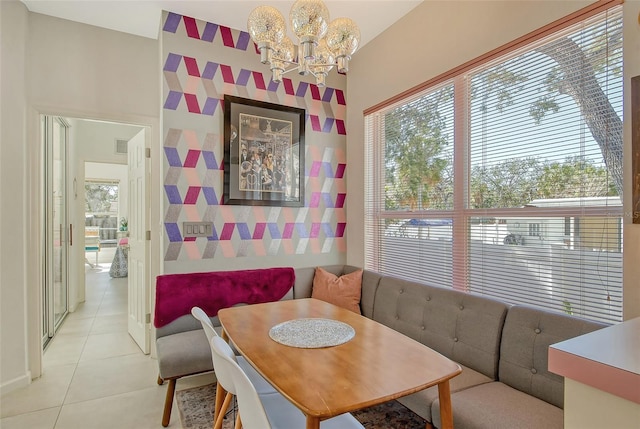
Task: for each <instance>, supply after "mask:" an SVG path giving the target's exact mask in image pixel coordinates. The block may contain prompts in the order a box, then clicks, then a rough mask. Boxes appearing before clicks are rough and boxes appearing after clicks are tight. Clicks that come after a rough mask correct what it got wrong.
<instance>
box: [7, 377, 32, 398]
mask: <svg viewBox="0 0 640 429" xmlns="http://www.w3.org/2000/svg"><path fill="white" fill-rule="evenodd" d="M29 384H31V371H27V373H26V374H24V375H21V376H20V377H17V378H14V379H13V380H9V381H7V382H6V383H2V384H0V396H3V395H6V394H7V393H9V392H12V391H14V390H17V389H20V388H22V387H27V386H28V385H29Z"/></svg>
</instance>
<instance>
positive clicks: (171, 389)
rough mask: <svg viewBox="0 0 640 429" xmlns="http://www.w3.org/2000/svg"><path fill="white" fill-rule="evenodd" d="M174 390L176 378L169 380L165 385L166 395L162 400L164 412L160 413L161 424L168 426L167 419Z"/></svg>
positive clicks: (171, 405) (169, 418) (168, 418)
mask: <svg viewBox="0 0 640 429" xmlns="http://www.w3.org/2000/svg"><path fill="white" fill-rule="evenodd" d="M175 392H176V379H175V378H172V379H170V380H169V385H168V386H167V396H166V398H165V400H164V414H162V426H164V427H167V426H169V420H171V407H173V394H174V393H175Z"/></svg>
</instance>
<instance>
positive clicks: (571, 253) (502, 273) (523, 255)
mask: <svg viewBox="0 0 640 429" xmlns="http://www.w3.org/2000/svg"><path fill="white" fill-rule="evenodd" d="M622 92H623V91H622V16H621V7H619V6H616V7H612V8H610V9H608V10H606V11H604V12H600V13H597V14H595V15H592V16H589V17H587V18H585V19H584V20H582V21H581V22H579V23H577V24H575V25H572V26H570V27H565V28H562V29H561V30H559V31H557V32H556V33H554V34H551V35H548V36H545V37H544V38H540V39H538V40H535V41H534V42H532V43H529V44H528V45H526V46H522V47H520V48H519V49H518V50H515V51H514V50H512V51H510V52H508V53H505V54H504V55H502V56H498V57H494V58H493V59H492V60H491V61H485V62H484V63H482V64H480V65H479V66H477V67H476V68H474V69H472V70H465V71H464V72H463V73H461V74H459V75H457V76H455V77H453V79H450V80H448V81H445V82H439V84H438V85H437V86H433V87H428V88H426V89H424V90H423V91H421V92H420V93H417V94H413V95H411V96H410V97H407V98H406V99H401V100H397V101H396V102H395V103H394V104H392V105H388V106H385V107H384V108H382V109H380V110H378V111H375V112H372V113H369V114H367V115H366V116H365V128H366V129H365V138H366V141H367V144H368V150H367V151H366V160H365V162H366V165H368V166H370V167H371V168H368V169H366V171H367V173H366V177H365V183H366V189H365V230H366V243H365V257H366V261H365V266H366V267H367V268H370V269H375V270H378V271H380V272H383V273H386V274H391V275H396V276H399V277H403V278H408V279H413V280H418V281H422V282H426V283H431V284H435V285H440V286H448V287H454V288H458V289H461V290H466V291H470V292H474V293H480V294H484V295H488V296H493V297H496V298H499V299H503V300H505V301H507V302H510V303H524V304H531V305H537V306H542V307H545V308H550V309H554V310H557V311H562V312H565V313H569V314H574V315H578V316H582V317H586V318H590V319H594V320H603V321H609V322H617V321H620V320H621V319H622V225H623V222H622V202H621V198H620V195H621V194H622Z"/></svg>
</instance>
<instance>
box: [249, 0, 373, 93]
mask: <svg viewBox="0 0 640 429" xmlns="http://www.w3.org/2000/svg"><path fill="white" fill-rule="evenodd" d="M289 23H290V26H291V30H292V31H293V33H294V34H295V36H296V37H297V39H298V44H297V45H294V43H293V42H292V41H291V40H290V39H289V38H288V37H287V35H286V33H287V28H286V24H285V20H284V17H283V16H282V14H281V13H280V11H278V9H276V8H274V7H271V6H259V7H257V8H255V9H254V10H253V11H252V12H251V13H250V14H249V18H248V20H247V29H248V31H249V34H250V35H251V39H252V40H253V42H254V43H255V44H256V46H257V47H258V50H259V51H260V61H261V62H262V63H263V64H268V65H269V67H270V69H271V73H272V79H273V81H274V82H280V81H281V80H282V75H283V74H285V73H288V72H290V71H294V70H297V71H298V73H299V74H300V75H303V76H304V75H307V74H311V75H313V76H314V77H315V78H316V84H317V85H318V86H321V87H322V86H325V79H326V77H327V75H328V73H329V72H330V71H331V69H332V68H333V67H334V66H337V70H338V71H339V72H340V73H346V72H347V71H348V70H349V60H350V59H351V55H353V53H354V52H355V51H356V49H358V45H359V43H360V29H359V28H358V26H357V25H356V23H355V22H353V21H352V20H351V19H349V18H337V19H335V20H333V21H329V10H328V9H327V7H326V6H325V4H324V2H322V0H297V1H296V2H295V3H294V4H293V6H291V10H290V12H289Z"/></svg>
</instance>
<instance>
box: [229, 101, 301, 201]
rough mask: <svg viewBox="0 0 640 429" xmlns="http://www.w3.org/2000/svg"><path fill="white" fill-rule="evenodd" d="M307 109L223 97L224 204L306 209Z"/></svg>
mask: <svg viewBox="0 0 640 429" xmlns="http://www.w3.org/2000/svg"><path fill="white" fill-rule="evenodd" d="M304 123H305V110H304V109H299V108H296V107H287V106H281V105H279V104H273V103H267V102H264V101H257V100H249V99H246V98H240V97H235V96H231V95H225V96H224V160H225V161H224V196H223V200H224V204H235V205H249V206H256V205H260V206H285V207H302V206H304Z"/></svg>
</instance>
